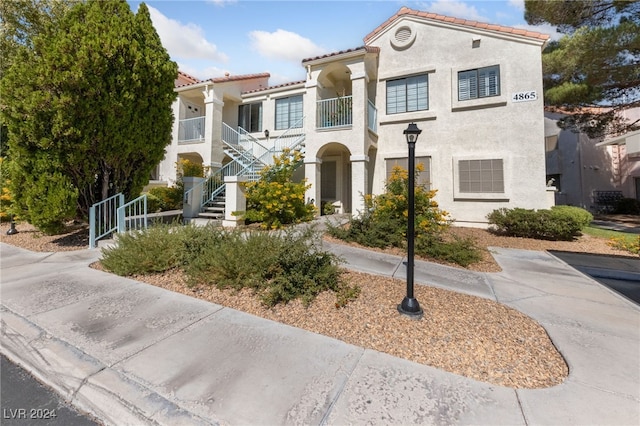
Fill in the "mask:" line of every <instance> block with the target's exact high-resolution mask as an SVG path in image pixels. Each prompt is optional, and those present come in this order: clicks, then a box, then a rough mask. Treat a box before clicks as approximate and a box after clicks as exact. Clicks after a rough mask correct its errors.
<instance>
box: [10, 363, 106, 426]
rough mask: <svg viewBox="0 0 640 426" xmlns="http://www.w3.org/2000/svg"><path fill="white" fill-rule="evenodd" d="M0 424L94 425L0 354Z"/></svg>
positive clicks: (94, 423) (42, 425) (90, 420)
mask: <svg viewBox="0 0 640 426" xmlns="http://www.w3.org/2000/svg"><path fill="white" fill-rule="evenodd" d="M0 373H1V374H0V387H1V388H0V406H1V410H0V424H2V425H3V426H14V425H15V426H27V425H29V426H30V425H38V426H45V425H52V426H53V425H55V426H58V425H60V426H62V425H64V426H96V425H99V424H100V423H96V422H95V421H93V420H92V419H90V418H88V417H85V416H83V415H82V414H80V413H78V412H77V411H76V410H75V409H74V408H73V407H71V406H70V405H69V404H67V403H66V402H65V401H64V400H62V398H60V396H59V395H58V394H56V393H55V392H54V391H52V390H51V389H49V388H48V387H46V386H44V385H43V384H42V383H40V382H39V381H37V380H36V379H35V378H34V377H33V376H31V375H30V374H29V373H27V372H26V371H25V370H23V369H22V368H21V367H20V366H18V365H15V364H14V363H12V362H11V361H9V360H8V359H7V358H6V357H5V356H4V355H2V356H1V360H0Z"/></svg>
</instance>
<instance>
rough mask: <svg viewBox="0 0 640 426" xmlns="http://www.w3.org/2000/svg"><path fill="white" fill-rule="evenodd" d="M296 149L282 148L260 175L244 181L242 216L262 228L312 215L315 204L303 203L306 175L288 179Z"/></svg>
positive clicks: (296, 162) (298, 156) (295, 163)
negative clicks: (271, 164)
mask: <svg viewBox="0 0 640 426" xmlns="http://www.w3.org/2000/svg"><path fill="white" fill-rule="evenodd" d="M301 159H302V154H301V153H300V152H299V151H294V152H291V151H288V150H285V152H283V154H282V155H281V156H280V157H278V158H274V164H273V166H270V167H265V168H264V169H263V170H262V171H261V172H260V179H259V180H258V181H256V182H251V183H249V184H247V192H246V194H247V211H246V212H245V213H244V215H243V216H242V218H243V219H244V220H246V221H247V222H259V223H261V226H262V227H263V228H265V229H278V228H281V227H282V226H283V225H287V224H292V223H300V222H308V221H310V220H312V219H313V217H314V215H315V206H313V205H312V204H308V203H305V198H304V196H305V192H306V190H307V189H308V188H309V187H310V185H307V183H306V179H305V180H303V181H302V182H292V178H293V173H294V171H295V169H296V168H297V167H298V165H299V164H300V161H301Z"/></svg>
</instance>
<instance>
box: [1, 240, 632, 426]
mask: <svg viewBox="0 0 640 426" xmlns="http://www.w3.org/2000/svg"><path fill="white" fill-rule="evenodd" d="M327 247H328V248H329V249H330V250H332V251H334V252H336V253H338V254H340V255H342V256H343V257H344V258H345V259H346V260H347V263H348V267H349V268H352V269H355V270H360V271H364V272H370V273H376V274H382V275H387V276H395V277H399V278H403V277H404V274H405V270H404V264H403V262H402V260H403V259H402V258H400V257H396V256H389V255H383V254H380V253H377V252H371V251H367V250H359V249H354V248H350V247H346V246H342V245H330V244H327ZM493 253H494V256H495V257H496V259H497V261H498V262H499V263H500V265H501V267H502V269H503V272H501V273H497V274H481V273H474V272H469V271H465V270H460V269H455V268H449V267H445V266H441V265H436V264H431V263H427V262H420V261H416V271H415V281H416V283H429V284H430V285H435V286H439V287H443V288H450V289H453V290H456V291H461V292H465V293H469V294H472V295H476V296H480V297H485V298H489V299H492V300H497V301H499V302H501V303H504V304H506V305H508V306H511V307H513V308H515V309H518V310H519V311H521V312H523V313H525V314H527V315H529V316H530V317H532V318H533V319H535V320H536V321H538V322H539V323H540V324H542V325H543V326H544V327H545V329H546V330H547V332H548V333H549V336H550V337H551V339H552V340H553V342H554V344H555V345H556V346H557V348H558V349H559V350H560V352H561V353H562V354H563V356H564V357H565V359H566V360H567V363H568V365H569V370H570V373H569V377H568V378H567V380H566V381H565V382H564V383H562V384H561V385H558V386H554V387H552V388H547V389H536V390H530V389H520V390H515V389H511V388H506V387H500V386H496V385H492V384H487V383H482V382H478V381H475V380H472V379H467V378H465V377H462V376H458V375H455V374H451V373H447V372H444V371H441V370H438V369H435V368H432V367H428V366H424V365H421V364H416V363H413V362H409V361H406V360H404V359H400V358H395V357H392V356H389V355H386V354H383V353H379V352H376V351H373V350H369V349H363V348H360V347H357V346H353V345H349V344H346V343H343V342H341V341H338V340H335V339H331V338H328V337H325V336H322V335H318V334H314V333H310V332H307V331H305V330H301V329H297V328H293V327H290V326H287V325H283V324H280V323H276V322H272V321H269V320H264V319H261V318H258V317H255V316H252V315H248V314H245V313H243V312H239V311H235V310H232V309H229V308H225V307H222V306H219V305H215V304H211V303H207V302H204V301H201V300H198V299H194V298H190V297H187V296H184V295H182V294H177V293H173V292H170V291H167V290H164V289H161V288H158V287H154V286H151V285H146V284H143V283H139V282H136V281H133V280H130V279H126V278H121V277H117V276H114V275H111V274H108V273H105V272H101V271H97V270H94V269H91V268H89V267H88V265H89V264H90V263H91V262H93V261H95V260H97V259H98V258H99V256H100V251H99V249H94V250H83V251H76V252H61V253H53V254H52V253H33V252H28V251H25V250H22V249H19V248H16V247H13V246H9V245H6V244H1V243H0V255H1V266H0V273H1V274H2V275H1V282H0V291H1V296H2V306H1V308H0V309H1V314H2V336H1V340H0V343H1V344H2V346H1V351H2V353H3V354H5V355H6V356H7V357H9V358H10V359H11V360H13V361H14V362H17V363H18V364H20V365H22V366H24V367H26V368H27V370H29V371H30V372H32V373H33V374H34V375H35V376H36V377H38V378H39V379H41V380H42V381H43V382H45V383H46V384H48V385H50V386H52V387H53V388H54V389H55V390H56V391H58V392H59V393H61V394H62V395H64V396H65V397H66V398H68V399H70V400H72V401H73V403H74V405H76V406H77V407H79V408H80V409H82V410H85V411H87V412H90V413H92V414H94V415H95V416H96V417H98V418H100V419H102V420H103V421H104V422H105V424H114V425H125V424H127V425H129V424H130V425H141V424H163V425H200V424H261V425H262V424H264V425H280V424H296V425H297V424H329V425H343V424H380V425H390V424H397V425H400V424H402V425H406V424H491V425H495V424H509V425H525V424H526V425H537V424H563V425H569V424H575V425H583V424H616V425H626V424H628V425H637V424H640V364H639V363H638V360H639V359H640V308H639V307H638V306H637V305H635V304H633V303H632V302H630V301H628V300H626V299H625V298H623V297H621V296H618V295H617V294H615V293H613V292H612V291H610V290H608V289H607V288H606V287H604V286H601V285H599V284H598V283H597V282H595V281H594V280H592V279H591V278H589V277H587V276H586V275H583V274H582V273H580V272H578V271H576V270H574V269H573V268H571V267H569V266H568V265H567V264H566V263H564V262H563V261H561V260H558V259H557V258H555V257H553V256H552V255H550V254H547V253H543V252H531V251H524V250H513V249H500V248H496V249H494V250H493Z"/></svg>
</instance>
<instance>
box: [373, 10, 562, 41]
mask: <svg viewBox="0 0 640 426" xmlns="http://www.w3.org/2000/svg"><path fill="white" fill-rule="evenodd" d="M404 15H411V16H418V17H420V18H426V19H432V20H434V21H441V22H448V23H451V24H456V25H463V26H466V27H472V28H479V29H482V30H488V31H496V32H500V33H505V34H514V35H519V36H523V37H529V38H534V39H538V40H542V41H547V40H548V39H549V35H548V34H542V33H539V32H535V31H527V30H523V29H518V28H513V27H505V26H503V25H494V24H487V23H484V22H478V21H470V20H467V19H459V18H453V17H451V16H444V15H438V14H436V13H430V12H421V11H419V10H413V9H409V8H408V7H402V8H400V10H399V11H398V12H396V14H395V15H393V16H392V17H391V18H389V19H387V20H386V21H385V22H384V23H383V24H382V25H380V26H379V27H378V28H376V29H375V30H373V31H372V32H371V33H369V34H368V35H367V36H366V37H365V38H364V42H365V43H367V42H368V41H369V40H371V39H372V38H373V37H374V36H376V35H377V34H379V33H380V32H381V31H383V30H384V29H385V28H387V27H388V26H389V25H391V23H393V22H394V21H395V20H396V19H398V18H400V17H401V16H404Z"/></svg>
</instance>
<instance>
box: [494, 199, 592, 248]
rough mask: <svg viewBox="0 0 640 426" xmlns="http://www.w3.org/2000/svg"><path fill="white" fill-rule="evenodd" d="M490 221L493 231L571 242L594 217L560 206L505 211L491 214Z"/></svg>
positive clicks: (516, 235)
mask: <svg viewBox="0 0 640 426" xmlns="http://www.w3.org/2000/svg"><path fill="white" fill-rule="evenodd" d="M487 219H488V220H489V224H490V225H493V227H494V228H493V230H494V231H495V232H498V233H500V234H504V235H508V236H512V237H523V238H535V239H539V240H564V241H570V240H572V239H573V238H575V237H577V236H579V235H580V233H581V232H580V231H581V230H582V229H583V228H584V227H585V226H587V225H588V224H589V223H590V222H591V220H592V219H593V217H592V216H591V214H590V213H589V212H586V210H583V209H580V208H578V207H571V206H558V208H554V209H551V210H533V209H522V208H514V209H506V208H501V209H497V210H494V211H493V212H491V213H489V214H488V215H487Z"/></svg>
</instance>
